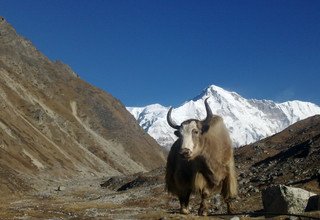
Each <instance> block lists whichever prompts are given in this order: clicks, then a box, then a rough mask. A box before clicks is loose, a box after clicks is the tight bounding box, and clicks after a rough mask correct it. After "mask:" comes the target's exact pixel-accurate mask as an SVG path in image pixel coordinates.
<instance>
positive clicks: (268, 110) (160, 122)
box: [127, 85, 320, 149]
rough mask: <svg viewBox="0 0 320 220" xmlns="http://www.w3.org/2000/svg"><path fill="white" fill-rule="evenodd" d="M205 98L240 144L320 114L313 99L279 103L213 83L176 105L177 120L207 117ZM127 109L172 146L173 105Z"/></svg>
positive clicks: (156, 135) (237, 144)
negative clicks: (168, 116)
mask: <svg viewBox="0 0 320 220" xmlns="http://www.w3.org/2000/svg"><path fill="white" fill-rule="evenodd" d="M205 98H209V105H210V107H211V109H212V111H213V112H214V113H215V114H218V115H220V116H222V117H223V118H224V120H225V123H226V124H227V127H228V128H229V130H230V133H231V137H232V139H233V142H234V145H235V146H236V147H238V146H241V145H245V144H249V143H252V142H255V141H258V140H260V139H262V138H264V137H267V136H269V135H272V134H274V133H277V132H279V131H281V130H283V129H285V128H286V127H288V126H289V125H291V124H293V123H295V122H297V121H299V120H302V119H304V118H307V117H309V116H312V115H315V114H320V107H319V106H317V105H316V104H313V103H311V102H303V101H297V100H296V101H287V102H282V103H276V102H274V101H272V100H265V99H264V100H258V99H245V98H243V97H242V96H241V95H239V94H238V93H236V92H233V91H231V92H230V91H227V90H225V89H223V88H221V87H219V86H216V85H210V86H208V87H207V88H206V89H204V90H202V92H201V93H200V94H199V95H197V96H195V97H194V98H192V99H189V100H188V101H186V102H184V103H183V104H182V105H180V106H178V107H176V108H174V110H173V113H172V115H173V116H172V117H173V120H176V122H177V123H181V122H182V121H184V120H186V119H189V118H195V119H202V118H204V117H205V111H204V104H203V101H204V99H205ZM127 109H128V111H129V112H131V114H133V116H134V117H135V118H136V120H137V121H138V123H139V124H140V126H141V127H142V128H143V129H144V130H145V131H147V132H148V133H149V134H150V135H151V136H152V137H153V138H155V139H156V140H157V142H158V143H159V144H160V145H162V146H164V147H165V148H167V149H169V148H170V146H171V144H172V143H173V141H174V140H175V136H174V135H173V130H172V129H171V128H170V127H169V125H167V123H166V113H167V111H168V110H169V107H165V106H161V105H160V104H157V108H155V107H154V105H148V106H145V107H138V108H135V107H127Z"/></svg>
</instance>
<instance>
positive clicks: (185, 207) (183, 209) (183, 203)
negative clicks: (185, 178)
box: [179, 191, 191, 215]
mask: <svg viewBox="0 0 320 220" xmlns="http://www.w3.org/2000/svg"><path fill="white" fill-rule="evenodd" d="M190 194H191V191H188V192H186V193H185V194H183V195H180V196H179V201H180V213H181V214H184V215H187V214H189V213H190V209H189V200H190Z"/></svg>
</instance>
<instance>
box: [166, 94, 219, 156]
mask: <svg viewBox="0 0 320 220" xmlns="http://www.w3.org/2000/svg"><path fill="white" fill-rule="evenodd" d="M207 100H208V99H206V100H205V102H204V104H205V108H206V112H207V117H206V119H204V120H203V121H199V120H195V119H190V120H187V121H184V122H182V124H181V125H176V124H175V123H174V122H173V121H172V118H171V111H172V108H170V110H169V112H168V114H167V122H168V124H169V125H170V126H171V127H172V128H174V129H176V131H175V132H174V134H175V135H176V136H178V138H179V139H180V143H181V148H180V153H181V154H182V155H183V156H185V157H186V158H191V157H192V156H193V155H194V153H195V152H196V151H197V150H198V149H199V148H200V144H201V143H200V140H201V135H202V134H203V133H204V132H206V131H207V130H208V125H207V124H208V123H207V121H208V120H210V118H211V117H212V116H213V114H212V111H211V109H210V107H209V105H208V102H207Z"/></svg>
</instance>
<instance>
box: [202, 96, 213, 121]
mask: <svg viewBox="0 0 320 220" xmlns="http://www.w3.org/2000/svg"><path fill="white" fill-rule="evenodd" d="M208 99H209V97H208V98H206V99H205V100H204V105H205V107H206V112H207V117H206V119H205V120H204V121H207V120H209V119H210V118H212V116H213V114H212V111H211V108H210V106H209V104H208Z"/></svg>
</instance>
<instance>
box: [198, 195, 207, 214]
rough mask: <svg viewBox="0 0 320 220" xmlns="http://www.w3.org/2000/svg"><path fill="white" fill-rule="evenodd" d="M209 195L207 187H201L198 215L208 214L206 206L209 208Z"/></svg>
mask: <svg viewBox="0 0 320 220" xmlns="http://www.w3.org/2000/svg"><path fill="white" fill-rule="evenodd" d="M209 196H210V193H209V191H208V190H207V189H203V190H202V192H201V203H200V207H199V210H198V215H200V216H207V215H208V208H209Z"/></svg>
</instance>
